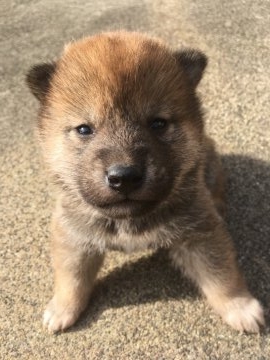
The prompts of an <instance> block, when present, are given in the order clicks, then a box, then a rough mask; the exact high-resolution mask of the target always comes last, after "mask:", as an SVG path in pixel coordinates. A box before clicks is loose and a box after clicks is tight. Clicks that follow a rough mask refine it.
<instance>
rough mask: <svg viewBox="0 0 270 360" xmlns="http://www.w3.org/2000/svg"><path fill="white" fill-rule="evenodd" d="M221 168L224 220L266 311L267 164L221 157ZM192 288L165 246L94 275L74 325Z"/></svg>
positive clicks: (269, 295)
mask: <svg viewBox="0 0 270 360" xmlns="http://www.w3.org/2000/svg"><path fill="white" fill-rule="evenodd" d="M222 160H223V163H224V167H225V169H226V171H227V183H228V185H227V186H228V191H227V193H228V199H227V203H228V215H227V222H228V227H229V229H230V232H231V234H232V237H233V239H234V241H235V245H236V248H237V251H238V257H239V262H240V266H241V268H242V269H243V271H244V273H245V275H246V278H247V282H248V284H249V287H250V289H251V291H252V292H253V293H254V295H256V297H258V298H259V299H260V301H261V302H262V303H263V305H264V306H265V309H266V318H267V323H268V324H269V320H270V313H269V304H270V250H269V233H270V221H269V214H270V165H269V164H267V163H265V162H262V161H259V160H255V159H251V158H248V157H243V156H237V155H230V156H224V157H223V158H222ZM198 296H199V294H198V292H197V290H196V289H195V287H194V286H193V285H192V284H191V282H190V281H189V280H187V279H186V278H184V277H183V276H182V275H181V273H180V272H179V271H177V270H175V269H174V268H173V267H172V266H171V264H170V261H169V259H168V256H167V252H166V251H165V250H159V251H157V252H156V253H154V254H152V255H150V256H144V257H142V258H140V259H139V260H138V261H136V262H133V263H127V264H125V265H124V266H123V267H121V268H116V269H115V270H114V271H112V272H111V273H110V274H108V275H107V276H105V277H104V278H102V279H100V280H99V282H98V283H97V285H96V288H95V291H94V294H93V296H92V299H91V301H90V304H89V308H88V310H87V311H86V314H84V320H81V321H80V322H79V323H78V325H77V326H75V327H74V328H73V329H71V330H70V331H76V330H78V329H80V328H84V327H88V326H90V325H91V322H93V321H96V320H97V319H98V317H99V316H100V314H101V313H102V312H103V311H104V310H105V309H106V308H111V307H115V308H118V307H122V306H128V305H138V304H144V303H149V302H155V301H157V300H159V301H164V302H166V301H168V300H170V299H183V298H184V299H188V300H190V301H194V300H195V299H196V298H197V297H198Z"/></svg>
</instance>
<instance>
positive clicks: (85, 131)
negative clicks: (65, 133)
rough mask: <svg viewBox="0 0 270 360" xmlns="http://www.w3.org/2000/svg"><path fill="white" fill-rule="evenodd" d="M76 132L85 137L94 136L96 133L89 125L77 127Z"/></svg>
mask: <svg viewBox="0 0 270 360" xmlns="http://www.w3.org/2000/svg"><path fill="white" fill-rule="evenodd" d="M76 130H77V132H78V134H80V135H83V136H87V135H92V134H93V133H94V131H93V129H92V128H91V127H90V126H89V125H85V124H82V125H79V126H77V127H76Z"/></svg>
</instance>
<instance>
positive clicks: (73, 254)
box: [44, 224, 104, 332]
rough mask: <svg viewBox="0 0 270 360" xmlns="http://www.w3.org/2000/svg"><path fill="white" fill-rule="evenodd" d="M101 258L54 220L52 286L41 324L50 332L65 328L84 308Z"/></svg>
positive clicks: (100, 255)
mask: <svg viewBox="0 0 270 360" xmlns="http://www.w3.org/2000/svg"><path fill="white" fill-rule="evenodd" d="M73 240H74V241H73ZM103 258H104V256H103V255H102V254H99V253H98V252H92V253H91V252H90V253H89V252H87V251H85V250H84V249H81V248H80V246H78V244H77V242H76V241H75V239H72V235H71V234H70V233H69V234H68V232H67V231H65V229H63V227H62V226H60V225H59V224H54V229H53V244H52V259H53V266H54V270H55V290H54V296H53V298H52V299H51V301H50V302H49V304H48V305H47V308H46V310H45V312H44V326H46V327H47V328H48V330H49V331H50V332H57V331H60V330H64V329H67V328H68V327H70V326H71V325H73V324H74V323H75V321H76V320H77V319H78V317H79V315H80V314H81V312H82V311H83V310H84V309H85V308H86V305H87V302H88V300H89V296H90V293H91V290H92V288H93V284H94V280H95V278H96V275H97V272H98V270H99V268H100V266H101V264H102V262H103Z"/></svg>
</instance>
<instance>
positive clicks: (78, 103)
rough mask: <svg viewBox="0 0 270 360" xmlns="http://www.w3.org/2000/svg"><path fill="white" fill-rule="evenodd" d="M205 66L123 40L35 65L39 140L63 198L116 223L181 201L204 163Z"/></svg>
mask: <svg viewBox="0 0 270 360" xmlns="http://www.w3.org/2000/svg"><path fill="white" fill-rule="evenodd" d="M205 66H206V58H205V57H204V55H202V54H201V53H199V52H195V51H183V52H177V53H174V52H172V51H170V50H169V49H167V48H166V47H165V46H164V45H162V44H161V43H159V42H158V41H154V40H152V39H149V38H146V37H144V36H142V35H139V34H134V33H132V34H130V33H123V32H119V33H107V34H101V35H99V36H95V37H91V38H86V39H83V40H81V41H79V42H75V43H73V44H70V45H68V46H67V47H66V49H65V51H64V54H63V56H62V57H61V58H60V60H59V61H57V62H56V63H53V64H43V65H38V66H36V67H34V68H33V69H32V70H31V71H30V72H29V74H28V83H29V85H30V88H31V89H32V92H33V93H34V95H36V96H37V97H38V99H39V100H40V102H41V111H40V117H39V122H38V133H39V138H40V141H41V143H42V146H43V149H44V155H45V158H46V160H47V162H48V164H49V167H50V169H51V171H52V173H53V175H54V178H55V179H56V181H57V182H58V183H59V184H61V186H62V188H63V191H67V192H68V193H69V195H72V196H75V197H77V198H78V197H79V198H81V199H83V200H84V202H85V203H86V204H87V206H90V207H91V206H92V207H94V208H96V209H98V210H99V211H100V212H101V213H103V214H104V215H105V216H107V217H112V218H123V217H133V216H141V215H144V213H146V212H148V211H152V210H153V209H155V208H157V207H158V206H160V205H161V204H162V203H164V202H168V201H170V199H172V198H173V197H174V196H175V194H176V192H177V194H178V192H179V191H181V180H182V179H183V177H184V174H185V173H187V172H188V171H189V170H190V169H191V168H192V167H194V165H195V163H196V161H197V159H198V156H199V147H200V137H201V134H202V126H203V125H202V120H201V116H200V109H199V104H198V100H197V98H196V96H195V88H196V85H197V84H198V82H199V80H200V78H201V75H202V72H203V70H204V68H205ZM176 190H177V191H176ZM183 191H184V189H183Z"/></svg>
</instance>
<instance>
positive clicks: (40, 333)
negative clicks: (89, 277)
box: [0, 0, 270, 360]
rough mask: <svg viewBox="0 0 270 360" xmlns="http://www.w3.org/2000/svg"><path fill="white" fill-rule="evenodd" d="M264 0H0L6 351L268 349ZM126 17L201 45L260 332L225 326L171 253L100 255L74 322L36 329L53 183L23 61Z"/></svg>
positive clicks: (269, 76) (46, 283)
mask: <svg viewBox="0 0 270 360" xmlns="http://www.w3.org/2000/svg"><path fill="white" fill-rule="evenodd" d="M269 24H270V2H269V1H267V0H230V1H227V2H225V1H222V0H195V1H193V0H175V1H173V0H171V1H165V0H154V1H151V0H129V1H124V0H99V1H94V0H54V1H53V0H50V1H42V0H35V1H34V0H33V1H30V0H24V1H19V0H10V1H9V0H2V1H1V9H0V78H1V83H0V109H1V111H0V171H1V173H0V238H1V249H0V251H1V257H0V262H1V263H0V271H1V280H0V281H1V299H0V300H1V302H0V331H1V333H0V359H5V360H6V359H91V360H92V359H94V360H95V359H110V360H111V359H113V360H114V359H121V360H126V359H128V360H129V359H132V360H139V359H144V360H146V359H149V360H155V359H157V360H163V359H164V360H167V359H185V360H186V359H187V360H193V359H200V360H204V359H211V360H212V359H213V360H214V359H222V360H225V359H235V360H241V359H245V360H246V359H252V360H254V359H258V360H267V359H270V334H269V324H270V309H269V308H270V112H269V104H270V27H269ZM119 28H124V29H128V30H138V31H144V32H148V33H149V34H152V35H155V36H160V37H161V38H163V39H164V40H165V41H167V42H168V43H169V44H170V45H171V46H173V47H175V48H177V47H178V46H180V45H181V44H184V45H189V46H192V47H198V48H200V49H201V50H203V51H204V52H205V53H206V54H207V55H208V57H209V66H208V68H207V71H206V73H205V77H204V79H203V81H202V83H201V85H200V88H199V90H200V92H201V96H202V98H203V102H204V108H205V117H206V124H207V129H208V132H209V134H211V135H212V137H214V139H215V140H216V141H217V144H218V147H219V149H220V152H221V153H222V154H223V160H224V165H225V167H226V169H227V171H228V224H229V228H230V231H231V233H232V235H233V238H234V240H235V243H236V247H237V249H238V253H239V261H240V264H241V267H242V269H243V271H244V272H245V274H246V277H247V281H248V284H249V286H250V288H251V290H252V291H253V293H254V294H255V295H256V296H257V297H258V298H259V299H260V301H261V302H262V303H263V305H264V306H265V309H266V317H267V329H266V330H265V332H264V333H262V334H261V335H245V334H238V333H237V332H235V331H233V330H231V329H230V328H229V327H228V326H227V325H225V324H223V323H222V321H221V320H220V319H219V317H218V316H217V315H215V314H214V312H213V311H212V310H211V309H210V308H209V307H208V305H207V304H206V303H205V302H204V300H203V299H202V298H201V297H200V296H199V294H198V292H197V291H196V289H195V288H194V287H193V285H192V284H191V283H190V282H189V281H188V280H186V279H184V278H183V277H182V275H181V274H180V273H179V272H178V271H176V270H174V269H173V268H172V267H171V265H170V263H169V261H168V260H167V257H166V253H164V252H158V253H155V254H152V253H143V254H141V253H138V254H134V255H131V256H127V255H123V254H121V253H118V252H111V253H108V255H107V258H106V262H105V266H104V267H103V270H102V271H101V273H100V276H99V281H98V283H97V286H96V290H95V293H94V296H93V298H92V299H91V301H90V303H89V308H88V309H87V311H86V312H85V314H84V315H83V316H82V318H81V320H80V321H79V322H78V323H77V325H76V326H74V327H73V328H72V329H71V330H69V331H68V332H66V333H64V334H59V335H56V336H53V335H49V334H47V333H46V331H44V330H43V328H42V324H41V317H42V312H43V308H44V306H45V304H46V302H47V301H48V300H49V298H50V296H51V294H52V271H51V267H50V258H49V221H50V213H51V209H52V207H53V192H52V189H51V187H50V186H49V184H48V181H47V176H46V172H45V170H44V168H43V165H42V161H41V157H40V153H39V148H38V146H37V144H36V142H35V139H34V136H33V124H34V122H35V119H36V112H37V108H38V106H37V105H38V104H37V102H36V100H35V99H34V98H33V97H32V96H31V95H30V93H29V91H28V89H27V88H26V86H25V83H24V77H25V73H26V71H27V70H28V69H29V67H30V66H31V65H33V64H35V63H38V62H41V61H46V60H51V59H54V58H56V57H57V56H58V55H59V53H60V51H61V49H62V47H63V44H64V43H65V42H67V41H69V40H71V39H77V38H79V37H81V36H83V35H89V34H93V33H96V32H99V31H103V30H111V29H119Z"/></svg>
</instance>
